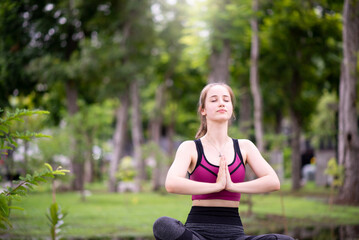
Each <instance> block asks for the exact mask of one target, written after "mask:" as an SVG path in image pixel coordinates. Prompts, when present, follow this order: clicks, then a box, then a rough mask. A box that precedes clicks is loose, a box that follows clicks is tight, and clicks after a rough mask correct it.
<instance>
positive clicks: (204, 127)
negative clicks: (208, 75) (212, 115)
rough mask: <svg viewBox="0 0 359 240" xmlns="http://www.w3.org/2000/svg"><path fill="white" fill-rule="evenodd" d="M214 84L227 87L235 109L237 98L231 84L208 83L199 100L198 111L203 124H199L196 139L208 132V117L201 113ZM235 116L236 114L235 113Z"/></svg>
mask: <svg viewBox="0 0 359 240" xmlns="http://www.w3.org/2000/svg"><path fill="white" fill-rule="evenodd" d="M214 86H224V87H225V88H227V90H228V92H229V95H230V97H231V102H232V106H233V109H234V103H235V99H234V94H233V90H232V88H231V87H230V86H228V85H227V84H225V83H210V84H207V85H206V86H205V87H204V88H203V89H202V91H201V95H200V96H199V102H198V110H197V113H198V115H199V118H200V121H201V124H200V126H199V129H198V131H197V133H196V137H195V138H196V139H198V138H201V137H203V136H204V135H205V134H206V133H207V119H206V116H204V115H202V114H201V111H202V109H204V108H205V102H206V98H207V93H208V91H209V89H211V88H212V87H214ZM233 116H234V115H233Z"/></svg>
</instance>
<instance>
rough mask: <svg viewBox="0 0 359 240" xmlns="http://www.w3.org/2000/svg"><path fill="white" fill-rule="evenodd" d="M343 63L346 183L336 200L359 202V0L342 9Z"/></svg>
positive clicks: (342, 152)
mask: <svg viewBox="0 0 359 240" xmlns="http://www.w3.org/2000/svg"><path fill="white" fill-rule="evenodd" d="M343 21H344V22H343V64H342V68H341V71H342V72H341V79H340V93H339V94H340V96H339V106H340V107H339V134H338V141H339V144H338V156H339V163H341V164H343V165H344V168H345V176H344V183H343V185H342V186H341V188H340V192H339V196H338V198H337V202H340V203H345V204H353V205H359V191H357V190H356V189H357V188H358V185H359V174H358V172H359V162H358V161H359V136H358V116H357V112H356V109H357V107H356V101H357V92H356V91H357V82H358V70H357V61H358V50H359V1H357V0H345V2H344V11H343Z"/></svg>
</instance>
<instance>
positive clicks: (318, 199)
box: [0, 188, 359, 239]
mask: <svg viewBox="0 0 359 240" xmlns="http://www.w3.org/2000/svg"><path fill="white" fill-rule="evenodd" d="M284 189H285V188H284ZM91 190H92V191H91V194H90V195H89V196H87V198H86V201H84V202H83V201H81V197H80V195H79V194H78V193H74V192H71V193H58V194H57V202H58V203H59V204H60V205H61V206H62V208H63V209H65V210H66V211H67V212H68V215H67V216H66V218H65V222H66V224H67V226H66V228H65V231H64V232H63V234H64V236H65V237H68V238H81V239H86V238H92V239H95V238H111V237H128V236H151V235H152V224H153V222H154V221H155V220H156V219H157V218H158V217H160V216H170V217H173V218H176V219H179V220H181V221H183V222H184V221H185V220H186V217H187V214H188V211H189V210H190V207H191V197H190V196H180V195H172V194H158V193H140V194H135V193H123V194H113V193H106V192H105V191H103V190H102V191H98V190H97V189H91ZM283 195H284V199H283V202H284V210H285V214H286V218H285V219H284V218H283V217H282V215H283V212H282V205H281V198H280V194H279V193H271V194H260V195H253V198H252V199H253V202H254V205H253V212H254V214H253V215H252V216H247V214H246V212H247V210H248V205H247V204H246V201H247V199H248V197H247V196H243V198H242V200H243V202H242V204H241V206H240V214H241V216H242V221H243V224H244V226H245V229H247V233H248V232H249V233H255V234H257V233H264V232H275V231H282V230H283V229H284V225H285V224H287V225H288V228H289V229H290V228H293V227H294V226H298V225H303V226H308V225H318V224H319V225H320V224H321V225H323V224H324V225H325V224H328V225H329V224H331V225H333V224H334V225H343V224H344V225H345V224H355V225H359V217H358V216H359V208H358V207H348V206H333V207H332V208H331V209H330V206H329V205H328V204H327V203H326V202H327V200H326V199H327V191H326V190H323V189H318V191H316V192H311V190H310V189H309V188H307V189H303V190H302V191H301V192H297V193H295V194H293V193H290V192H289V191H286V190H284V193H283ZM51 201H52V198H51V194H50V193H49V192H46V191H45V192H44V191H43V192H35V193H32V194H30V195H29V196H28V197H26V198H25V199H23V200H22V201H21V202H15V203H14V205H17V206H21V207H22V208H24V209H25V210H24V211H20V210H13V211H12V213H11V221H12V223H13V229H12V230H11V231H8V235H7V236H5V235H3V236H1V232H0V237H6V238H16V239H17V238H26V237H30V236H31V238H35V239H38V238H48V236H49V227H48V224H47V218H46V211H47V208H48V207H49V206H50V204H51ZM3 234H4V233H3Z"/></svg>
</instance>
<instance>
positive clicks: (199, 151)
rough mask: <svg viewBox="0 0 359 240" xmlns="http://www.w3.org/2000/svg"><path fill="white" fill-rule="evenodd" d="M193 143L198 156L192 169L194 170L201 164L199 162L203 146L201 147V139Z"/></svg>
mask: <svg viewBox="0 0 359 240" xmlns="http://www.w3.org/2000/svg"><path fill="white" fill-rule="evenodd" d="M194 142H195V143H196V148H197V154H198V157H197V163H196V167H195V168H194V169H196V168H197V166H198V165H199V164H200V163H201V160H202V156H203V146H202V143H201V139H196V140H194Z"/></svg>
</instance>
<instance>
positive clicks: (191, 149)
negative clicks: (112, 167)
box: [153, 83, 293, 240]
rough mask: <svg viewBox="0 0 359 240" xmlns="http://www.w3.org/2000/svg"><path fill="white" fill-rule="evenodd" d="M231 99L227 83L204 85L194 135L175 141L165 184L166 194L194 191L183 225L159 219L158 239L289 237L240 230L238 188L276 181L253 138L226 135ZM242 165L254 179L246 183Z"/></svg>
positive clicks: (266, 188)
mask: <svg viewBox="0 0 359 240" xmlns="http://www.w3.org/2000/svg"><path fill="white" fill-rule="evenodd" d="M233 103H234V96H233V91H232V89H231V88H230V87H229V86H228V85H226V84H222V83H214V84H209V85H207V86H206V87H205V88H204V89H203V90H202V92H201V96H200V100H199V107H198V113H199V115H200V118H201V126H200V128H199V130H198V132H197V135H196V140H195V141H185V142H183V143H182V144H181V145H180V146H179V148H178V150H177V153H176V157H175V160H174V162H173V164H172V166H171V167H170V169H169V171H168V174H167V179H166V184H165V186H166V190H167V191H168V192H170V193H176V194H188V195H192V208H191V211H190V213H189V215H188V218H187V221H186V223H185V224H184V225H183V224H182V223H181V222H180V221H178V220H176V219H173V218H169V217H161V218H159V219H157V220H156V222H155V223H154V225H153V233H154V236H155V238H156V239H157V240H175V239H177V240H212V239H221V240H224V239H228V240H229V239H231V240H259V239H261V240H264V239H266V240H269V239H280V240H293V238H291V237H288V236H285V235H280V234H265V235H260V236H248V235H245V233H244V230H243V226H242V222H241V218H240V216H239V213H238V206H239V201H240V198H241V193H265V192H271V191H276V190H279V188H280V182H279V179H278V177H277V175H276V173H275V172H274V170H273V169H272V167H271V166H270V165H269V164H268V163H267V162H266V160H265V159H264V158H263V157H262V155H261V154H260V152H259V151H258V149H257V147H256V146H255V145H254V144H253V143H252V142H251V141H249V140H235V139H232V138H230V137H229V136H228V124H229V121H230V119H231V117H232V115H233ZM246 164H249V165H250V167H251V168H252V169H253V171H254V173H255V174H256V175H257V179H255V180H252V181H246V182H244V177H245V165H246ZM187 173H189V178H187V177H186V175H187Z"/></svg>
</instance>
